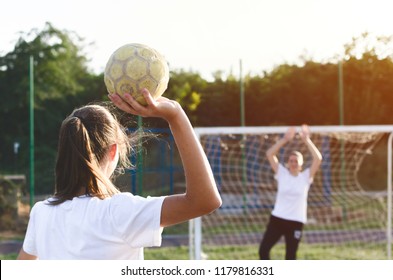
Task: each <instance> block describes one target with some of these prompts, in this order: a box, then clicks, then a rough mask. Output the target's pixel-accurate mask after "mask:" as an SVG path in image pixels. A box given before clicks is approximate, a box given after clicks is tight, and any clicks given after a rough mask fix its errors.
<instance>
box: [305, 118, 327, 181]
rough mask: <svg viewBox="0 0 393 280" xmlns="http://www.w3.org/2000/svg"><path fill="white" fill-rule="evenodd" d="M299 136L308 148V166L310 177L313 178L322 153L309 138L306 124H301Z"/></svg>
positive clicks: (320, 161)
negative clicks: (310, 160)
mask: <svg viewBox="0 0 393 280" xmlns="http://www.w3.org/2000/svg"><path fill="white" fill-rule="evenodd" d="M300 138H301V139H302V140H303V142H304V143H305V144H306V146H307V148H308V150H309V151H310V153H311V155H312V158H313V160H312V163H311V166H310V178H314V175H315V173H316V172H317V171H318V169H319V166H320V165H321V163H322V154H321V153H320V152H319V150H318V148H317V147H316V146H315V145H314V143H313V142H312V141H311V139H310V129H309V128H308V126H307V125H302V130H301V132H300Z"/></svg>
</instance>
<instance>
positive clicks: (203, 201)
mask: <svg viewBox="0 0 393 280" xmlns="http://www.w3.org/2000/svg"><path fill="white" fill-rule="evenodd" d="M143 94H144V97H145V99H146V101H147V104H148V105H147V106H146V107H145V106H141V105H140V104H138V103H137V102H136V101H135V100H134V99H133V98H132V97H131V96H130V95H128V94H127V95H125V96H124V97H123V99H122V98H120V96H118V95H112V96H110V99H111V100H112V102H113V103H114V104H115V105H116V106H117V107H119V108H120V109H122V110H124V111H125V112H129V113H131V114H136V115H141V116H142V117H161V118H163V119H165V120H166V121H167V122H168V123H169V126H170V128H171V131H172V134H173V137H174V139H175V142H176V145H177V148H178V150H179V153H180V156H181V159H182V163H183V168H184V172H185V177H186V192H185V193H184V194H178V195H171V196H168V197H166V198H165V200H164V203H163V206H162V210H161V226H163V227H165V226H170V225H174V224H177V223H181V222H184V221H187V220H189V219H192V218H195V217H199V216H202V215H205V214H208V213H210V212H212V211H213V210H215V209H217V208H218V207H220V205H221V203H222V201H221V197H220V195H219V193H218V190H217V187H216V183H215V180H214V176H213V172H212V170H211V167H210V164H209V162H208V160H207V157H206V155H205V153H204V151H203V149H202V147H201V145H200V143H199V141H198V139H197V137H196V135H195V133H194V129H193V128H192V126H191V123H190V121H189V119H188V117H187V115H186V114H185V112H184V111H183V109H182V108H181V106H180V105H179V103H177V102H176V101H173V100H169V99H167V98H165V97H160V98H158V99H157V100H154V99H153V98H152V97H151V95H150V94H149V92H148V91H147V90H144V91H143Z"/></svg>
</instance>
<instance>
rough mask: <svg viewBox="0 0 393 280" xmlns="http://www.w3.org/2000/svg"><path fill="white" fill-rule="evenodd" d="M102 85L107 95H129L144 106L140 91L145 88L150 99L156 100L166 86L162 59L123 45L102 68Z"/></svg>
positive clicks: (150, 51) (140, 48)
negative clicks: (103, 83) (103, 70)
mask: <svg viewBox="0 0 393 280" xmlns="http://www.w3.org/2000/svg"><path fill="white" fill-rule="evenodd" d="M104 82H105V86H106V88H107V90H108V92H109V93H111V94H113V93H117V94H119V95H120V96H121V95H123V94H125V93H129V94H131V95H132V96H133V97H134V98H135V99H136V101H138V102H139V103H140V104H142V105H146V100H145V98H144V97H143V95H142V94H141V89H143V88H146V89H148V90H149V92H150V93H151V95H152V97H153V98H154V99H157V98H158V97H160V96H161V95H162V94H163V93H164V91H165V90H166V88H167V87H168V82H169V68H168V63H167V62H166V60H165V58H164V57H163V56H162V55H161V54H160V53H158V52H157V51H156V50H154V49H152V48H150V47H148V46H146V45H142V44H127V45H124V46H122V47H120V48H119V49H117V50H116V51H115V52H114V53H113V54H112V55H111V57H110V58H109V61H108V63H107V64H106V67H105V72H104Z"/></svg>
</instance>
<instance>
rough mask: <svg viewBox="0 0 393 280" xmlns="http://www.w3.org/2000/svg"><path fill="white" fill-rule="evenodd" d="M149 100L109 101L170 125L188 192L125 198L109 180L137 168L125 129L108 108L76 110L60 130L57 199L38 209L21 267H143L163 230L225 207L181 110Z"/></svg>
mask: <svg viewBox="0 0 393 280" xmlns="http://www.w3.org/2000/svg"><path fill="white" fill-rule="evenodd" d="M142 92H143V95H144V97H145V99H146V101H147V106H142V105H140V104H139V103H138V102H136V100H135V99H133V98H132V96H131V95H129V94H126V95H124V96H123V97H120V96H119V95H117V94H113V95H109V98H110V100H111V101H112V102H113V103H114V104H115V105H116V106H117V107H118V108H120V109H121V110H123V111H124V112H126V113H130V114H134V115H140V116H143V117H160V118H163V119H165V120H166V121H167V122H168V123H169V126H170V128H171V131H172V134H173V136H174V138H175V141H176V144H177V147H178V150H179V153H180V155H181V159H182V163H183V167H184V172H185V177H186V192H185V193H184V194H178V195H171V196H166V197H148V198H144V197H139V196H134V195H132V194H131V193H120V192H119V191H118V189H117V188H116V187H115V186H114V185H113V183H112V182H111V180H110V177H111V176H112V174H113V172H114V170H115V168H116V167H117V166H120V167H129V166H130V163H129V160H128V156H129V152H130V151H131V150H132V143H130V139H129V137H128V136H127V134H126V133H125V129H124V128H123V127H121V125H120V123H119V122H118V121H117V120H116V118H115V116H114V115H113V114H112V113H111V112H110V111H109V110H108V109H107V108H105V107H103V106H100V105H87V106H84V107H82V108H79V109H75V110H74V111H73V112H72V113H71V115H69V116H68V117H67V118H66V119H65V120H64V121H63V123H62V126H61V128H60V135H59V145H58V155H57V161H56V170H55V173H56V182H55V183H56V184H55V193H54V196H53V197H52V198H50V199H48V200H46V201H42V202H38V203H36V204H35V205H34V207H33V208H32V211H31V215H30V220H29V224H28V229H27V232H26V236H25V240H24V244H23V247H22V249H21V251H20V253H19V255H18V259H37V258H38V259H58V260H60V259H143V247H148V246H160V245H161V232H162V229H163V227H167V226H170V225H174V224H177V223H181V222H184V221H187V220H189V219H192V218H195V217H198V216H201V215H205V214H208V213H210V212H212V211H214V210H215V209H216V208H218V207H219V206H220V205H221V198H220V195H219V193H218V191H217V187H216V184H215V181H214V177H213V174H212V171H211V168H210V165H209V163H208V160H207V158H206V155H205V153H204V151H203V149H202V147H201V145H200V144H199V141H198V139H197V138H196V136H195V134H194V131H193V128H192V126H191V124H190V122H189V119H188V118H187V116H186V114H185V112H184V111H183V109H182V108H181V106H180V105H179V103H177V102H176V101H173V100H169V99H167V98H165V97H160V98H158V99H157V100H154V99H153V98H152V96H151V95H150V93H149V92H148V91H147V90H143V91H142ZM136 139H137V138H135V137H134V140H136ZM131 140H132V139H131Z"/></svg>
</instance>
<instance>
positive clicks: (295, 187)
mask: <svg viewBox="0 0 393 280" xmlns="http://www.w3.org/2000/svg"><path fill="white" fill-rule="evenodd" d="M295 134H296V129H295V128H294V127H290V128H288V130H287V132H286V133H285V135H284V137H283V138H281V139H280V140H279V141H277V143H275V144H274V145H273V146H272V147H270V148H269V149H268V150H267V151H266V156H267V159H268V160H269V163H270V165H271V167H272V169H273V171H274V173H275V176H274V178H275V179H276V180H277V197H276V202H275V205H274V209H273V211H272V213H271V216H270V220H269V224H268V226H267V229H266V232H265V234H264V235H263V239H262V241H261V244H260V247H259V257H260V259H261V260H268V259H270V250H271V249H272V247H273V246H274V245H275V244H276V243H277V242H278V240H279V239H280V238H281V236H283V235H284V237H285V248H286V252H285V259H287V260H294V259H296V252H297V249H298V247H299V242H300V240H301V237H302V231H303V225H304V224H305V223H306V221H307V195H308V190H309V188H310V185H311V183H312V181H313V177H314V175H315V173H316V172H317V171H318V168H319V166H320V165H321V162H322V155H321V153H320V152H319V150H318V149H317V147H316V146H315V145H314V143H313V142H312V141H311V139H310V131H309V128H308V126H307V125H303V126H302V129H301V132H300V133H299V135H300V138H301V139H302V141H303V142H304V144H305V145H306V146H307V148H308V150H309V151H310V153H311V155H312V158H313V160H312V163H311V166H310V167H309V168H306V169H304V170H303V169H302V166H303V155H302V154H301V153H300V152H298V151H293V152H291V153H290V155H289V158H288V161H287V165H286V167H285V166H284V165H283V164H281V163H279V161H278V158H277V156H276V154H277V153H278V151H279V150H280V148H281V147H283V146H284V145H285V144H287V143H288V142H289V141H291V140H292V139H293V138H294V136H295Z"/></svg>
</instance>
